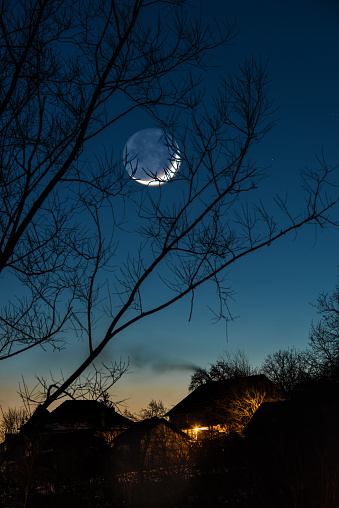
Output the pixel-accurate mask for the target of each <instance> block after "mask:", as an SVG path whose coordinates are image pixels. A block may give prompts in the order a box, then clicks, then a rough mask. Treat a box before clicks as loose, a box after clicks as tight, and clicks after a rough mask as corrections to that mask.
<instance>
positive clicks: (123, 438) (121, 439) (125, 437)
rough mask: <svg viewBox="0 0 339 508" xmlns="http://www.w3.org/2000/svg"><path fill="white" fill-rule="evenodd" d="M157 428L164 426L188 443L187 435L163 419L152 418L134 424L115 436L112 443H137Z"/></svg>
mask: <svg viewBox="0 0 339 508" xmlns="http://www.w3.org/2000/svg"><path fill="white" fill-rule="evenodd" d="M158 426H164V427H166V428H167V429H169V430H170V431H172V432H174V433H176V434H179V435H180V436H181V437H182V438H183V439H185V440H186V441H190V439H189V438H188V436H187V434H185V433H184V432H182V431H181V430H180V429H178V428H177V427H176V426H175V425H173V424H172V423H170V422H169V421H167V420H165V419H164V418H158V417H157V416H153V417H152V418H147V419H146V420H143V421H142V422H136V423H134V425H133V427H131V428H129V429H127V430H125V431H124V432H123V433H122V434H120V435H119V436H117V437H116V438H115V440H114V442H115V443H116V444H124V443H125V442H131V441H139V440H140V439H142V438H143V436H144V435H145V434H148V433H149V432H150V431H151V430H153V429H155V428H156V427H158Z"/></svg>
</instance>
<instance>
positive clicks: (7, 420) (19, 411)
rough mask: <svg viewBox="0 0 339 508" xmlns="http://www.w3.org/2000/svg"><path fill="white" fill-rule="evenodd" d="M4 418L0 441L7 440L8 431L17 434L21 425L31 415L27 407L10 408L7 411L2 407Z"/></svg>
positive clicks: (1, 422)
mask: <svg viewBox="0 0 339 508" xmlns="http://www.w3.org/2000/svg"><path fill="white" fill-rule="evenodd" d="M0 410H1V416H2V420H1V421H0V443H2V442H3V441H4V440H5V436H6V434H7V433H9V434H17V433H18V432H19V430H20V427H22V425H23V424H24V423H26V422H27V420H28V419H29V417H30V414H29V413H28V411H27V410H26V409H25V408H16V407H15V408H8V409H7V410H6V411H4V410H3V409H2V407H0Z"/></svg>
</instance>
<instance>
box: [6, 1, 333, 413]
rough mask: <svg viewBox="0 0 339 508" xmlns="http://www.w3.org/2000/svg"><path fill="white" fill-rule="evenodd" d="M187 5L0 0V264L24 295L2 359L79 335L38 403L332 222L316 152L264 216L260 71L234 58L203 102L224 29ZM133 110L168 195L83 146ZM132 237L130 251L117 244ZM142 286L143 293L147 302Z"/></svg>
mask: <svg viewBox="0 0 339 508" xmlns="http://www.w3.org/2000/svg"><path fill="white" fill-rule="evenodd" d="M185 4H186V2H185V0H172V1H163V0H156V1H152V2H147V1H143V0H123V1H122V2H115V1H114V0H112V1H110V2H105V1H102V0H94V1H92V2H88V3H86V5H85V6H84V3H83V2H81V1H78V0H66V1H64V0H39V1H36V2H28V1H23V2H20V3H19V2H15V1H13V2H10V1H6V0H4V1H3V2H2V4H1V10H0V38H1V41H2V42H1V46H0V50H1V67H0V75H1V77H2V79H1V85H0V131H1V138H0V140H1V141H0V187H1V202H0V273H1V276H3V277H4V276H5V275H6V276H9V277H12V278H13V280H16V281H18V282H19V284H20V285H21V288H22V294H21V296H20V298H16V297H14V299H9V301H8V302H7V303H5V305H4V306H3V308H2V311H1V314H0V331H1V339H0V354H1V358H2V359H6V358H9V357H11V356H13V355H17V354H19V353H23V352H25V351H27V350H28V349H31V348H34V347H37V346H42V347H45V346H47V345H52V347H54V348H61V347H64V346H65V344H66V342H67V340H69V339H68V337H69V336H72V337H74V335H76V336H78V337H81V338H83V339H84V340H85V342H86V344H87V355H86V358H85V360H83V361H81V362H80V363H79V365H78V367H76V368H75V370H74V372H72V373H70V374H68V375H67V376H65V378H64V379H60V380H59V381H58V382H53V381H51V382H50V385H49V386H48V388H47V390H46V392H45V395H46V398H45V401H44V403H43V405H44V407H48V406H49V405H50V404H51V403H52V402H53V401H55V400H56V399H58V398H59V397H60V396H62V395H64V394H65V393H66V392H67V391H68V392H69V391H70V390H71V387H72V386H74V383H76V382H77V380H78V379H79V377H80V376H81V375H83V373H84V372H85V371H86V369H87V368H89V367H90V366H91V365H92V364H93V361H94V360H95V359H96V358H97V357H98V356H99V355H100V353H101V352H102V351H103V349H104V348H105V346H106V345H107V344H108V343H109V342H111V341H112V340H113V339H114V338H115V337H117V336H118V335H119V334H120V333H121V332H122V331H123V330H125V329H126V328H128V327H131V326H132V325H134V324H136V323H138V322H139V321H140V320H141V319H145V318H147V317H148V316H151V315H152V314H154V313H157V312H160V311H161V310H163V309H165V308H167V307H168V306H170V305H172V304H174V303H175V302H177V301H178V300H180V299H182V298H184V297H190V299H191V307H190V308H191V311H190V315H191V312H192V308H193V303H194V296H195V293H196V291H197V290H198V288H199V287H200V286H202V285H203V284H204V283H206V282H207V281H213V282H214V283H215V287H216V292H217V295H218V297H219V300H220V304H221V306H220V310H219V312H218V317H220V318H221V317H225V310H224V305H226V300H227V298H228V296H229V288H228V287H226V286H225V285H224V283H223V274H224V273H225V270H226V268H230V267H231V266H232V265H233V263H235V262H236V261H237V260H239V259H241V258H243V257H244V256H248V255H250V254H251V253H253V252H255V251H257V250H258V249H261V248H264V247H267V246H269V245H270V244H271V243H272V242H274V241H278V240H279V239H281V238H283V237H284V236H285V235H287V234H289V233H292V232H294V233H295V232H296V231H297V230H298V229H299V228H301V227H303V226H304V225H306V224H313V225H320V226H324V225H326V224H327V223H328V222H329V217H328V213H329V210H330V208H331V207H332V206H333V204H334V200H331V199H330V198H327V197H326V196H327V194H326V189H327V186H328V185H329V184H330V182H329V178H330V175H331V172H332V169H331V168H329V167H328V166H327V164H326V162H325V160H324V159H323V158H322V159H320V160H319V161H318V162H319V169H317V170H316V171H313V170H307V171H305V172H304V173H303V175H302V176H303V184H304V189H305V191H306V206H305V208H303V209H299V210H295V211H290V210H289V208H288V203H287V199H282V198H275V199H274V202H275V205H276V206H277V213H276V214H275V215H274V212H271V211H269V209H268V208H266V207H265V206H264V204H263V202H262V201H261V200H260V197H258V192H257V189H258V186H259V184H260V181H261V179H262V178H263V176H264V171H263V170H262V169H261V168H260V166H258V165H257V164H255V163H254V162H253V161H252V160H251V147H252V146H254V145H256V144H257V143H258V142H260V141H261V140H262V139H263V138H264V136H265V135H266V134H267V132H268V131H269V130H270V129H271V127H272V125H273V123H272V121H271V117H270V115H271V113H272V112H273V106H272V101H271V100H270V98H269V95H268V79H267V75H266V67H265V65H263V64H262V62H260V61H255V60H254V59H250V60H247V61H245V62H244V63H243V64H242V65H240V68H239V72H238V74H236V75H233V76H229V77H228V78H227V79H224V80H222V81H221V83H220V86H219V89H218V90H217V92H216V94H215V96H214V97H212V98H211V99H210V100H209V99H208V98H206V100H205V101H203V100H202V99H203V97H202V95H201V94H200V91H201V88H200V87H199V82H200V79H201V72H202V71H201V72H200V71H199V70H201V69H203V68H205V66H206V55H207V54H208V53H209V52H210V51H212V50H213V49H215V48H216V47H217V46H218V45H222V44H227V43H228V42H229V41H230V40H231V38H232V37H233V35H234V31H233V27H232V26H228V25H226V26H225V27H221V28H220V27H213V28H208V27H206V26H204V25H203V22H202V19H201V17H200V18H199V17H198V19H196V20H194V19H193V16H192V12H191V10H190V11H189V12H188V11H187V9H185ZM147 19H149V20H152V21H151V22H147V21H146V20H147ZM169 34H170V36H169ZM215 34H217V35H215ZM216 37H217V38H216ZM136 110H141V111H143V112H144V113H146V114H148V115H149V116H150V118H152V120H153V122H154V123H155V124H156V125H158V126H159V127H161V128H162V129H163V130H164V132H165V133H166V134H168V136H169V139H176V140H177V142H178V146H179V147H180V158H181V170H180V173H179V175H178V177H177V178H175V179H174V180H173V182H172V183H171V185H176V186H177V189H176V192H175V197H174V198H173V200H172V201H171V200H170V197H169V195H168V194H167V193H166V192H164V191H163V190H162V188H163V187H162V186H161V187H160V186H159V187H158V188H156V189H154V188H152V189H151V188H149V187H143V188H142V189H141V188H138V184H136V182H135V181H133V180H132V179H129V178H128V177H127V175H126V174H125V172H124V168H123V164H122V160H121V159H122V158H121V156H120V155H119V154H115V155H114V154H112V155H110V154H108V153H104V155H103V156H101V157H98V158H97V160H94V156H93V153H92V152H91V149H90V141H91V140H93V139H95V138H97V137H98V136H99V135H100V134H101V133H102V132H103V131H104V130H105V129H108V128H109V127H111V126H113V125H115V124H117V122H119V120H121V119H122V118H124V117H126V116H127V115H131V114H133V112H134V111H136ZM167 185H170V184H167ZM140 187H141V186H140ZM251 193H252V194H253V200H252V201H249V198H247V196H250V194H251ZM257 198H258V199H257ZM301 201H302V200H300V202H301ZM104 224H105V225H104ZM108 231H109V233H108ZM131 232H132V233H133V241H134V245H135V251H134V252H125V250H124V242H123V240H124V235H125V234H130V233H131ZM121 259H124V260H125V262H123V263H122V262H121ZM149 283H154V284H157V288H158V290H157V296H156V298H155V299H154V300H153V301H151V300H149V299H148V300H146V299H145V298H144V288H145V286H146V285H147V284H149ZM158 295H161V296H158ZM189 317H190V316H189ZM99 323H100V326H99Z"/></svg>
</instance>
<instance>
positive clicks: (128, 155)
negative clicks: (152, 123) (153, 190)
mask: <svg viewBox="0 0 339 508" xmlns="http://www.w3.org/2000/svg"><path fill="white" fill-rule="evenodd" d="M123 162H124V165H125V168H126V171H127V172H128V174H129V175H130V177H131V178H133V180H136V181H137V182H139V183H141V184H142V185H150V186H155V185H162V184H164V183H166V182H168V181H169V180H171V179H172V178H173V176H174V175H175V174H176V172H177V171H178V169H179V167H180V162H181V159H180V154H179V147H178V145H177V143H176V142H175V141H174V140H173V139H171V138H170V137H169V136H167V135H166V134H165V133H164V132H163V131H162V130H161V129H156V128H152V129H142V130H140V131H138V132H136V133H135V134H133V135H132V136H131V137H130V138H129V139H128V141H127V143H126V145H125V148H124V151H123Z"/></svg>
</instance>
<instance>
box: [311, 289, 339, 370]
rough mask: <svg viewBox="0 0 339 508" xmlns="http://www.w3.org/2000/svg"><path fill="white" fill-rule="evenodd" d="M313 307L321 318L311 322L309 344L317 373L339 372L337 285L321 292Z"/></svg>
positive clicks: (338, 295)
mask: <svg viewBox="0 0 339 508" xmlns="http://www.w3.org/2000/svg"><path fill="white" fill-rule="evenodd" d="M315 307H316V308H317V311H318V314H320V316H321V319H320V321H318V322H316V323H314V322H312V323H311V330H310V334H309V339H310V346H311V350H312V353H313V360H314V363H315V366H316V367H317V370H318V374H320V375H325V376H328V377H330V376H331V373H332V374H335V372H339V368H338V367H339V285H338V284H337V286H336V287H335V290H334V291H333V293H332V294H330V295H329V294H328V293H321V294H320V295H319V297H318V300H317V303H316V304H315Z"/></svg>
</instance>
